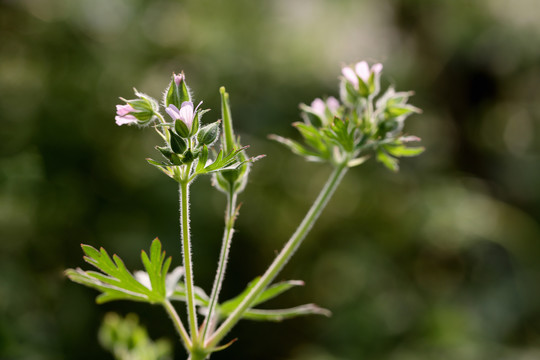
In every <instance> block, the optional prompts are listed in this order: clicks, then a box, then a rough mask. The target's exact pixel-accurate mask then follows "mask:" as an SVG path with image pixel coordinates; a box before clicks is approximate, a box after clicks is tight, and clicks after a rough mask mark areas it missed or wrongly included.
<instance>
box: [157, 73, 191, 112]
mask: <svg viewBox="0 0 540 360" xmlns="http://www.w3.org/2000/svg"><path fill="white" fill-rule="evenodd" d="M186 101H191V95H190V93H189V89H188V87H187V85H186V77H185V75H184V73H183V72H182V73H180V74H174V73H173V77H172V80H171V83H170V84H169V88H168V89H167V90H166V92H165V98H164V99H163V102H164V103H165V107H169V105H174V106H176V107H177V108H180V107H181V106H182V104H183V103H184V102H186Z"/></svg>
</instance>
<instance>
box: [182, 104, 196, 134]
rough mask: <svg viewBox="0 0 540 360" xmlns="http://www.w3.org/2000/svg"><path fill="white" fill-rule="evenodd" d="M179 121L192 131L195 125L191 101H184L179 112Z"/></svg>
mask: <svg viewBox="0 0 540 360" xmlns="http://www.w3.org/2000/svg"><path fill="white" fill-rule="evenodd" d="M179 119H180V120H182V121H183V122H184V124H186V126H187V127H188V129H191V124H192V123H193V103H192V102H191V101H184V102H183V103H182V106H181V107H180V111H179Z"/></svg>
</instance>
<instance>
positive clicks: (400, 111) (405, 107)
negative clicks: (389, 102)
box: [385, 104, 422, 117]
mask: <svg viewBox="0 0 540 360" xmlns="http://www.w3.org/2000/svg"><path fill="white" fill-rule="evenodd" d="M385 112H386V114H387V115H388V116H389V117H399V116H403V115H410V114H412V113H420V112H422V111H421V110H420V109H419V108H417V107H415V106H412V105H409V104H397V105H395V106H390V107H387V108H386V110H385Z"/></svg>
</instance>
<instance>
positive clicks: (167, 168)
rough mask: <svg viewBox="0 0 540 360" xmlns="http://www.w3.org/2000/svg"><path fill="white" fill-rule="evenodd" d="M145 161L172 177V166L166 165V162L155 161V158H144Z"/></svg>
mask: <svg viewBox="0 0 540 360" xmlns="http://www.w3.org/2000/svg"><path fill="white" fill-rule="evenodd" d="M146 162H148V163H149V164H150V165H152V166H155V167H156V168H158V169H159V170H160V171H161V172H163V173H164V174H165V175H167V176H168V177H171V178H173V179H174V173H173V171H172V168H171V167H170V166H168V165H167V164H165V163H162V162H159V161H156V160H152V159H146Z"/></svg>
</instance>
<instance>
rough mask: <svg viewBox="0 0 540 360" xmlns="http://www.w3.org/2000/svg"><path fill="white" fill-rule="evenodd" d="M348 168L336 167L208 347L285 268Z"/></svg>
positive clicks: (209, 340) (213, 343)
mask: <svg viewBox="0 0 540 360" xmlns="http://www.w3.org/2000/svg"><path fill="white" fill-rule="evenodd" d="M347 169H348V168H347V167H346V165H345V164H342V165H339V166H338V167H336V168H335V169H334V171H333V172H332V174H331V175H330V178H329V179H328V181H327V182H326V184H325V186H324V188H323V189H322V190H321V193H320V194H319V196H318V197H317V199H316V200H315V202H314V203H313V205H312V206H311V208H310V209H309V211H308V213H307V214H306V216H305V217H304V219H303V220H302V222H301V223H300V225H299V226H298V228H297V229H296V231H295V232H294V234H293V235H292V236H291V238H290V239H289V241H288V242H287V243H286V244H285V246H284V247H283V249H282V250H281V252H280V253H279V255H278V256H277V257H276V258H275V259H274V261H273V262H272V264H271V265H270V267H269V268H268V270H266V272H265V273H264V275H263V276H262V277H261V278H260V280H259V281H258V282H257V284H256V285H255V286H254V287H253V288H252V289H251V291H250V292H249V293H248V294H247V295H246V297H245V298H244V300H243V301H242V302H241V303H240V305H238V307H237V308H236V309H235V310H234V311H233V312H232V313H231V314H230V315H229V317H228V318H227V320H225V322H223V324H221V326H220V327H219V328H218V329H217V330H216V332H215V333H214V334H213V335H212V336H211V337H210V338H209V339H208V341H207V342H206V344H205V347H206V348H210V349H211V348H213V347H215V346H216V345H217V344H218V343H219V342H220V341H221V340H222V339H223V338H224V337H225V335H227V333H228V332H229V331H230V330H231V329H232V327H233V326H234V325H236V323H237V322H238V321H239V320H240V319H241V318H242V315H243V314H244V312H245V311H246V310H248V309H249V307H250V306H251V304H252V303H253V301H255V300H256V299H257V297H258V296H259V295H260V294H261V292H263V291H264V290H265V289H266V287H267V286H268V285H269V284H270V283H271V282H272V280H274V278H275V277H276V275H277V274H278V273H279V272H280V271H281V269H283V267H284V266H285V264H286V263H287V262H288V261H289V259H290V258H291V257H292V255H293V254H294V252H295V251H296V249H298V246H299V245H300V244H301V243H302V240H304V238H305V237H306V235H307V233H308V232H309V230H310V229H311V227H312V226H313V224H314V223H315V221H316V220H317V218H318V217H319V215H320V214H321V212H322V210H323V209H324V207H325V206H326V204H327V203H328V200H329V199H330V198H331V197H332V195H333V193H334V191H335V190H336V189H337V187H338V185H339V183H340V182H341V179H342V178H343V176H344V175H345V173H346V172H347Z"/></svg>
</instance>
